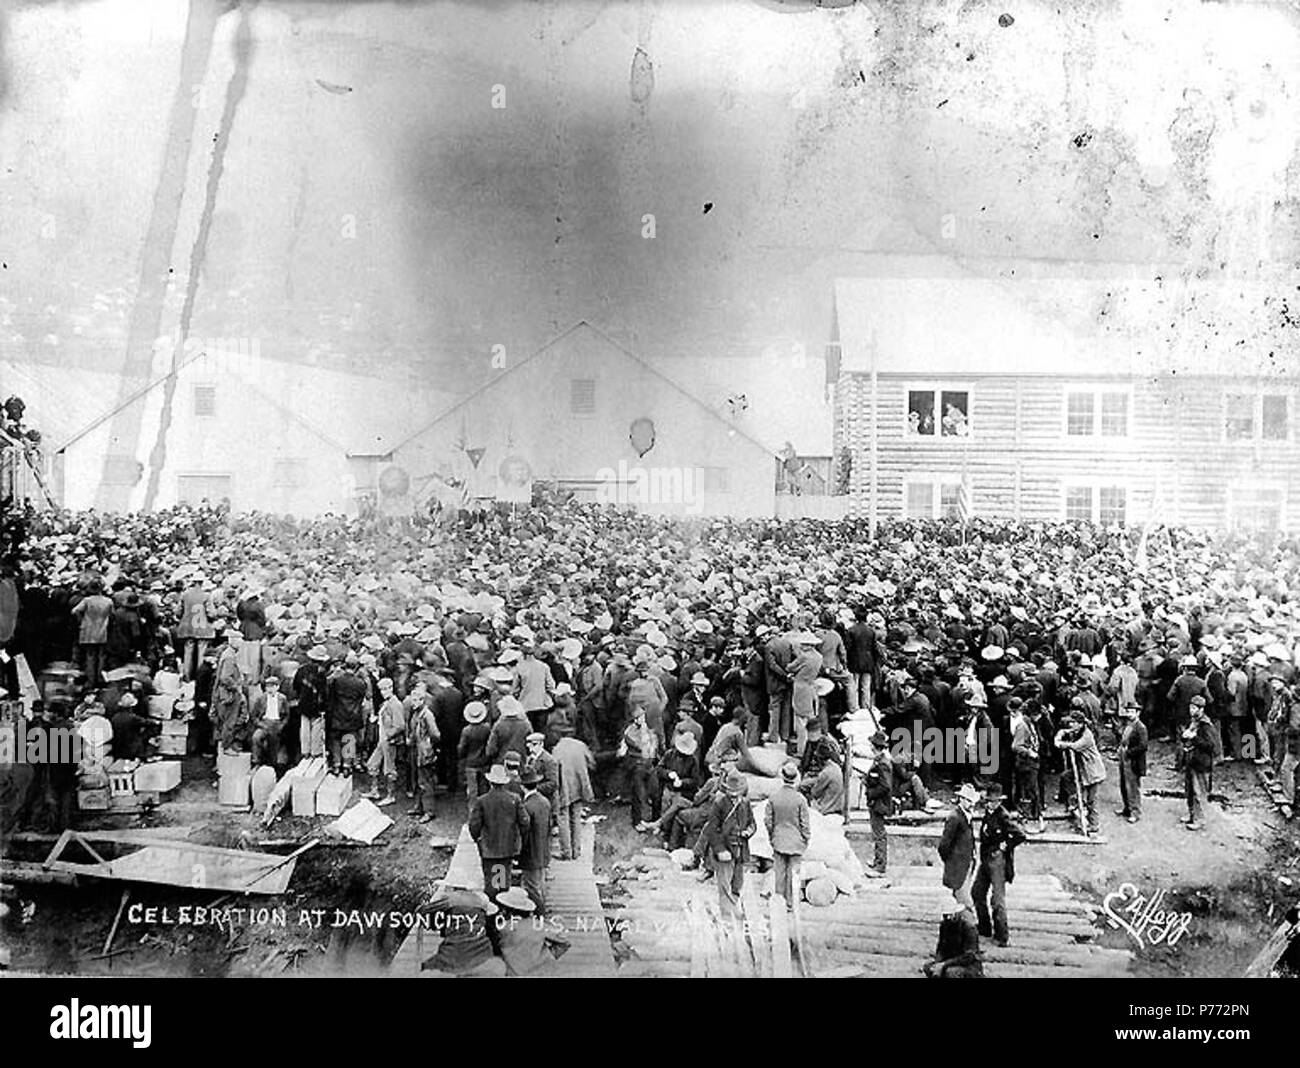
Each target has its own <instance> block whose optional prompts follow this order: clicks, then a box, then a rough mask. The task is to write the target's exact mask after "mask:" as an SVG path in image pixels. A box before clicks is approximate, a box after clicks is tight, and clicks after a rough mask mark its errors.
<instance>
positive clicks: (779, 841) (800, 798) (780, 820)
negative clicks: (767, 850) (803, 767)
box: [763, 763, 812, 908]
mask: <svg viewBox="0 0 1300 1068" xmlns="http://www.w3.org/2000/svg"><path fill="white" fill-rule="evenodd" d="M798 782H799V769H798V768H797V767H796V766H795V765H794V764H793V763H786V764H784V765H782V767H781V789H779V790H778V791H777V792H776V793H774V794H773V795H772V797H771V799H770V800H769V801H768V803H767V812H766V814H765V815H764V817H763V822H764V823H765V824H766V825H767V837H768V839H769V840H770V841H771V843H772V879H773V889H774V890H775V892H776V893H777V894H779V895H780V896H781V897H783V898H784V899H785V904H786V908H794V902H795V898H794V881H795V873H796V872H798V870H799V858H800V857H801V856H803V854H804V852H805V851H806V850H807V849H808V840H809V838H811V837H812V817H811V815H810V814H809V809H808V799H807V798H806V797H804V795H803V794H801V793H800V792H799V789H798Z"/></svg>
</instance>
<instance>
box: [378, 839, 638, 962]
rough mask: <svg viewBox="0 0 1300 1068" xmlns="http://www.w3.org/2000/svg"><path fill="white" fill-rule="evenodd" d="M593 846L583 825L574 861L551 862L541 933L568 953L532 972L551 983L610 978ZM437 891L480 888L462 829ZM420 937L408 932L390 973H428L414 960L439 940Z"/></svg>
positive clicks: (475, 858)
mask: <svg viewBox="0 0 1300 1068" xmlns="http://www.w3.org/2000/svg"><path fill="white" fill-rule="evenodd" d="M595 842H596V832H595V827H594V825H590V824H588V825H584V827H583V832H582V842H581V847H580V850H579V856H578V859H577V860H553V861H551V866H550V868H549V869H548V872H547V881H546V906H547V911H546V919H547V922H546V932H547V934H554V935H556V936H558V937H561V938H563V939H564V940H565V941H567V942H568V943H569V948H568V949H567V950H565V952H564V953H563V955H561V956H560V957H559V958H558V959H557V960H555V961H554V962H553V963H550V964H548V965H547V967H546V968H545V969H544V970H543V971H539V972H538V973H536V974H538V975H539V976H544V977H545V978H552V979H554V978H580V977H587V976H590V977H593V978H608V977H610V976H613V975H614V974H615V971H614V951H613V949H612V948H611V946H610V940H609V928H608V926H607V925H606V922H605V912H604V908H603V906H602V905H601V902H600V895H599V893H598V892H597V890H596V878H595V873H594V871H593V865H592V858H593V855H594V851H595ZM441 887H442V888H444V889H448V890H480V891H481V890H482V889H483V865H482V862H481V861H480V860H479V855H478V846H476V845H475V844H474V839H473V838H471V837H470V834H469V828H468V827H467V826H462V827H461V831H460V838H459V839H458V840H457V842H456V850H455V852H454V853H453V854H452V858H451V863H450V865H449V866H448V868H447V874H446V875H445V876H443V879H442V883H441ZM420 935H421V936H420V937H417V933H416V932H412V934H410V935H408V936H407V938H406V940H405V942H403V943H402V947H401V948H400V949H399V950H398V951H397V955H396V956H395V957H394V958H393V962H392V964H391V965H390V971H391V973H392V974H394V975H416V974H425V975H428V974H430V973H427V972H425V973H420V972H419V958H420V957H421V956H423V957H426V958H427V957H429V956H431V955H432V954H433V953H434V952H436V951H437V946H438V935H437V934H436V933H433V932H429V931H424V932H422V933H420ZM417 945H418V947H419V948H418V950H417Z"/></svg>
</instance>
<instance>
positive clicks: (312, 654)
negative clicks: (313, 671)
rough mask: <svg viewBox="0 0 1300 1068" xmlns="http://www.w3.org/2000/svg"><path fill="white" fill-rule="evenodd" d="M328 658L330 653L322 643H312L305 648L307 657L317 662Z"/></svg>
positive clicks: (322, 661) (319, 662)
mask: <svg viewBox="0 0 1300 1068" xmlns="http://www.w3.org/2000/svg"><path fill="white" fill-rule="evenodd" d="M329 658H330V654H329V653H328V652H327V651H326V649H325V646H323V645H313V646H312V647H311V648H310V649H308V650H307V659H308V660H315V661H316V662H317V663H318V664H321V663H324V662H325V661H327V660H328V659H329Z"/></svg>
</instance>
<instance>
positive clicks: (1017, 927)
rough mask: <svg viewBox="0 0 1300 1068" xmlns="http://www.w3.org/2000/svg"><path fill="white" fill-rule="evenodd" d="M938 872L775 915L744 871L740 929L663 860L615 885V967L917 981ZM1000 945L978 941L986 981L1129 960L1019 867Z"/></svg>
mask: <svg viewBox="0 0 1300 1068" xmlns="http://www.w3.org/2000/svg"><path fill="white" fill-rule="evenodd" d="M940 877H941V872H940V871H939V869H938V868H933V867H927V866H921V865H916V866H911V867H900V868H898V869H897V870H896V871H894V872H891V873H890V878H888V879H886V880H884V881H882V882H880V883H872V884H871V885H868V886H867V887H865V888H864V889H862V890H861V891H859V894H858V896H857V898H848V897H845V896H843V895H841V896H840V897H839V898H838V899H837V901H836V902H835V904H833V905H830V906H827V907H825V908H815V907H813V906H811V905H808V904H806V903H803V904H800V906H799V908H798V910H797V912H795V913H792V914H790V916H789V917H787V916H786V914H785V911H784V908H783V907H781V903H780V901H779V899H776V900H777V906H778V907H777V909H776V910H774V909H772V907H771V902H770V901H769V900H765V899H763V898H761V897H760V896H759V891H760V890H761V889H766V888H767V887H768V886H769V885H770V880H771V876H770V875H768V876H759V875H755V874H753V873H752V872H751V873H750V875H749V877H748V878H747V879H746V892H745V895H744V903H745V911H746V919H747V921H748V926H749V931H748V932H747V933H745V932H742V933H741V934H740V935H737V934H736V925H732V924H726V923H721V922H719V920H718V916H717V906H716V902H717V895H718V891H717V888H716V886H715V885H714V883H713V882H712V881H711V880H710V881H709V882H705V883H700V882H698V881H696V879H695V877H694V873H689V872H681V871H677V870H675V868H674V866H673V865H672V864H671V862H667V863H654V864H652V865H650V870H649V871H646V872H643V873H641V874H640V875H639V876H638V877H637V878H636V879H633V880H628V881H627V882H625V884H624V886H625V888H626V889H627V890H628V891H629V896H628V898H627V899H626V900H625V901H624V902H623V908H622V909H620V910H618V911H617V912H615V913H611V915H616V916H618V917H619V923H620V927H621V929H622V939H623V941H624V943H625V944H627V945H629V946H630V947H631V948H632V950H633V951H634V957H633V959H632V960H631V961H630V962H628V963H626V964H624V966H623V967H622V968H621V969H620V970H619V973H620V974H630V975H654V976H697V977H700V976H710V975H719V976H728V975H739V976H754V977H767V976H773V975H777V976H780V975H793V976H796V977H798V976H806V977H828V976H864V977H866V976H870V977H881V978H883V977H898V978H903V977H916V978H920V977H922V970H921V969H922V966H923V965H924V964H925V962H926V961H927V960H930V959H931V957H932V955H933V953H934V948H935V943H936V942H937V940H938V933H939V919H940V916H941V909H942V907H943V905H944V904H945V903H946V902H948V901H950V900H951V895H950V894H949V893H948V891H946V890H945V889H944V888H943V886H942V885H941V883H940ZM1007 904H1008V922H1009V924H1010V928H1011V944H1010V945H1009V946H1007V947H1005V948H999V947H998V946H995V945H994V944H993V943H992V941H991V940H982V942H983V945H982V948H983V951H984V960H985V974H986V975H988V976H990V977H1011V976H1017V977H1029V978H1046V977H1053V978H1055V977H1066V976H1070V977H1075V976H1122V975H1125V974H1127V972H1128V966H1129V961H1130V959H1131V956H1130V954H1129V953H1128V952H1126V951H1124V950H1112V949H1106V948H1103V947H1101V946H1099V945H1096V944H1095V940H1096V938H1097V937H1098V936H1099V935H1100V934H1101V933H1102V931H1103V928H1102V927H1101V926H1100V925H1098V924H1097V923H1095V922H1094V909H1093V908H1092V906H1090V905H1088V904H1087V903H1085V902H1081V901H1078V900H1076V899H1075V898H1074V897H1072V896H1071V895H1070V894H1069V893H1068V892H1067V891H1066V890H1064V889H1063V888H1062V886H1061V884H1060V882H1059V881H1058V880H1057V879H1056V878H1055V877H1054V876H1051V875H1031V874H1023V875H1020V876H1018V877H1017V878H1016V881H1015V883H1014V884H1012V886H1011V887H1009V888H1008V894H1007Z"/></svg>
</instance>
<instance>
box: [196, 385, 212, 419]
mask: <svg viewBox="0 0 1300 1068" xmlns="http://www.w3.org/2000/svg"><path fill="white" fill-rule="evenodd" d="M194 414H195V415H216V414H217V387H216V386H195V387H194Z"/></svg>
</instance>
